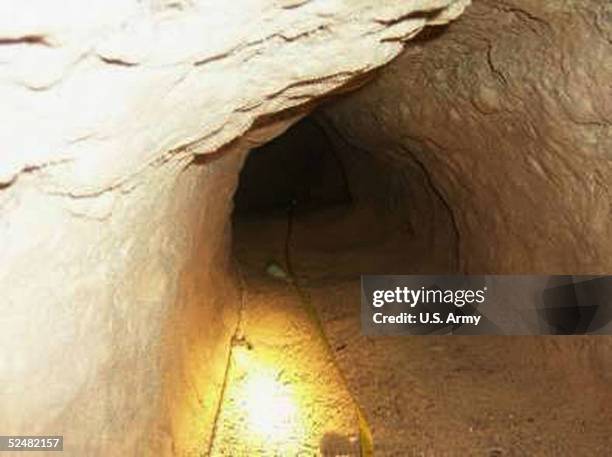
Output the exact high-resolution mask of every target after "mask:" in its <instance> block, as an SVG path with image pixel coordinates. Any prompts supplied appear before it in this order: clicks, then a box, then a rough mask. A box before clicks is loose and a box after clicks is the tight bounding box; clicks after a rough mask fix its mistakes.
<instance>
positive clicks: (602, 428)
mask: <svg viewBox="0 0 612 457" xmlns="http://www.w3.org/2000/svg"><path fill="white" fill-rule="evenodd" d="M367 217H370V219H369V221H370V222H368V223H365V224H364V220H363V218H367ZM371 220H372V219H371V215H368V214H367V212H365V213H360V212H354V211H352V210H350V209H348V208H339V209H333V210H328V211H324V212H320V213H316V214H312V215H305V216H301V217H298V218H297V219H296V224H295V234H294V240H293V249H292V252H293V263H294V269H295V270H296V272H297V274H298V275H299V276H300V277H301V283H302V284H304V287H305V288H306V289H307V290H308V293H309V294H310V296H311V297H312V302H313V304H314V305H315V306H316V308H317V310H318V313H319V316H320V317H321V319H322V321H323V324H324V328H325V331H326V334H327V336H328V338H329V341H330V342H331V345H332V348H333V350H334V353H335V357H336V360H337V362H338V364H339V366H340V367H341V369H342V372H343V374H344V375H345V377H346V378H347V381H348V384H349V386H350V389H351V391H352V393H353V394H354V396H355V398H356V399H357V400H358V401H359V403H360V405H361V406H362V408H363V410H364V412H365V415H366V417H367V419H368V422H369V425H370V426H371V429H372V432H373V437H374V444H375V451H376V452H375V454H374V455H375V456H377V457H379V456H380V457H391V456H397V457H400V456H401V457H439V456H442V457H455V456H484V457H509V456H517V457H518V456H544V457H549V456H550V457H553V456H554V457H558V456H562V457H564V456H579V457H581V456H589V457H590V456H604V455H609V450H610V449H611V446H612V435H610V427H611V426H612V425H611V424H612V410H611V409H610V408H609V407H608V405H611V404H612V389H610V385H612V373H610V372H609V371H606V366H605V365H601V364H602V360H604V358H603V356H602V354H599V353H598V350H599V349H598V346H597V344H596V341H597V340H593V339H578V338H562V339H559V338H556V339H554V338H538V337H535V338H533V337H532V338H513V339H510V338H504V337H422V336H419V337H400V338H365V337H363V336H361V334H360V330H359V320H358V319H359V301H358V300H359V280H358V278H359V273H361V272H370V273H375V272H380V273H385V272H390V271H393V272H396V273H411V272H413V271H414V270H415V269H419V271H425V272H427V271H432V270H434V271H435V270H436V269H438V271H444V268H446V267H447V266H446V265H445V260H444V258H442V257H440V256H438V257H436V256H434V255H433V251H432V250H431V249H430V248H428V247H427V246H419V245H415V244H414V241H411V240H410V238H409V237H407V236H405V235H401V234H398V232H397V231H393V232H388V231H387V232H386V231H385V230H384V228H383V227H384V225H385V224H384V223H382V224H379V225H377V224H373V223H371ZM364 227H365V228H366V229H365V230H364ZM285 232H286V219H285V215H283V214H282V213H279V214H272V215H270V216H269V217H267V218H264V217H260V218H254V219H245V220H240V222H239V223H238V224H237V229H236V231H235V243H236V247H235V251H236V253H237V256H238V258H239V259H240V260H241V263H242V265H243V268H244V269H245V271H247V272H249V273H248V274H250V275H252V276H250V278H251V279H250V281H249V283H250V288H251V289H252V291H253V292H255V296H254V297H255V300H254V302H256V303H259V304H260V305H262V304H263V303H268V305H267V306H266V307H264V308H262V309H267V312H266V313H265V314H266V315H267V313H268V312H270V313H272V315H274V316H277V318H278V320H277V322H276V323H275V324H273V325H271V326H270V325H269V324H267V323H266V324H265V325H264V328H274V327H275V328H278V329H282V328H290V329H291V328H292V329H297V328H299V325H300V324H298V323H296V322H295V321H294V320H293V319H290V320H287V319H286V317H282V316H283V315H288V316H293V317H294V318H296V319H297V318H298V317H299V316H298V315H296V314H293V312H292V311H291V310H292V309H293V305H292V303H294V300H293V299H291V298H290V297H289V296H287V292H286V287H285V286H284V285H283V284H282V283H281V282H279V281H275V280H272V279H270V278H267V277H266V275H265V274H261V273H262V272H263V271H264V269H265V264H266V262H267V261H269V260H270V259H282V258H283V243H284V236H285ZM257 272H260V273H259V274H257ZM286 304H289V305H290V307H289V308H288V309H285V308H284V307H285V306H286ZM258 316H259V314H256V313H254V314H252V318H251V319H250V323H251V325H252V326H253V329H255V327H256V326H257V322H262V323H263V322H264V319H263V316H262V317H261V318H260V317H258ZM291 333H293V330H292V331H291ZM270 336H273V335H269V336H268V337H270ZM262 337H263V335H262ZM296 342H297V340H296ZM316 374H317V375H325V371H324V370H323V371H321V372H318V373H316ZM341 401H343V400H341ZM328 406H329V410H330V411H333V409H334V407H333V405H331V404H330V405H328ZM342 408H344V406H340V407H339V409H341V410H342ZM234 436H237V435H235V434H234ZM255 455H256V454H255ZM266 455H267V454H266Z"/></svg>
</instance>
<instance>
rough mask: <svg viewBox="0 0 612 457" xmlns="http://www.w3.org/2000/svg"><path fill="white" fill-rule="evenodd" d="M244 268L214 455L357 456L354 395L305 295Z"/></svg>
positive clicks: (246, 456)
mask: <svg viewBox="0 0 612 457" xmlns="http://www.w3.org/2000/svg"><path fill="white" fill-rule="evenodd" d="M245 270H246V271H245V274H244V277H245V281H244V295H243V297H244V312H243V317H242V325H241V329H240V331H239V334H238V335H237V337H236V338H235V341H234V347H233V350H232V356H231V362H230V367H229V372H228V376H227V386H226V390H225V394H224V398H223V402H222V406H221V410H220V414H219V418H218V420H217V428H216V431H215V438H214V440H213V447H212V452H211V455H212V456H215V457H218V456H231V457H250V456H283V457H285V456H296V457H297V456H304V457H305V456H312V455H320V452H321V450H322V449H323V450H326V451H327V452H329V454H325V455H330V456H331V455H358V452H359V420H358V415H357V411H356V409H355V407H354V403H353V400H352V399H351V398H350V396H349V395H348V391H347V390H346V388H345V385H344V382H343V380H342V379H341V377H340V376H339V374H338V371H337V370H336V367H335V366H334V364H333V362H332V358H331V356H330V352H329V349H328V347H327V345H326V344H325V342H324V340H323V339H322V335H321V332H320V329H319V328H318V327H317V325H316V323H315V322H313V320H312V319H311V317H310V316H309V314H308V312H307V310H306V309H305V307H304V304H303V302H302V300H301V298H300V296H299V294H297V293H296V290H295V289H294V288H293V287H292V286H291V285H290V284H288V283H286V282H285V281H282V280H279V279H275V278H272V277H270V276H269V275H267V274H266V273H265V271H263V270H261V271H260V272H259V273H257V272H256V271H252V270H249V269H245Z"/></svg>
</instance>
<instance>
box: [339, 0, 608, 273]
mask: <svg viewBox="0 0 612 457" xmlns="http://www.w3.org/2000/svg"><path fill="white" fill-rule="evenodd" d="M611 14H612V10H611V7H610V3H609V2H607V1H605V0H589V1H567V2H541V1H536V0H511V1H501V0H499V1H498V0H481V1H478V2H475V3H474V4H473V5H472V7H471V8H469V9H468V10H467V11H466V14H465V15H464V17H463V18H462V20H461V21H458V22H456V23H453V24H451V25H450V26H448V27H446V28H440V29H439V30H437V31H430V33H426V34H424V35H421V36H419V37H418V38H417V39H416V40H415V41H414V42H411V43H409V44H408V46H407V50H406V52H405V53H404V54H402V55H401V56H400V57H399V58H398V59H397V60H396V61H395V62H393V63H392V64H391V65H390V66H389V67H388V68H386V69H385V71H384V72H383V73H382V75H381V77H380V78H379V79H377V80H376V81H375V82H374V83H372V84H371V85H369V86H367V87H365V88H364V89H363V90H361V91H359V92H358V93H356V94H354V95H352V96H351V97H348V98H346V99H344V100H342V101H340V102H339V103H338V104H335V105H334V106H333V107H331V108H330V109H329V110H328V111H327V117H328V118H330V119H331V120H332V122H333V123H334V124H335V126H336V128H337V129H338V130H339V131H341V132H343V135H344V136H345V137H346V138H347V139H349V140H351V141H353V142H356V143H358V144H360V145H362V146H363V147H364V148H366V149H368V150H370V151H374V152H378V153H379V154H384V155H386V156H387V157H390V158H391V160H395V161H396V163H398V164H402V163H406V162H414V161H415V160H416V161H418V162H419V163H421V164H422V165H423V167H424V170H425V171H426V172H427V173H428V175H429V176H430V178H431V182H432V184H433V185H434V187H435V188H436V189H437V190H438V191H439V194H440V196H441V197H442V198H443V199H444V200H445V202H446V203H447V205H448V207H449V208H451V209H452V211H453V216H454V220H455V223H456V229H457V233H458V236H459V242H460V245H459V255H460V258H461V268H462V270H463V271H465V272H469V273H516V274H518V273H526V274H527V273H546V274H551V273H557V274H561V273H564V274H578V273H580V274H587V273H600V274H601V273H609V272H610V271H611V270H612V263H611V260H610V259H612V255H611V254H612V245H611V244H610V242H609V240H610V238H611V237H612V226H611V225H610V219H611V215H612V212H611V207H610V201H611V198H610V197H611V195H610V181H611V177H612V165H611V162H610V150H612V128H611V123H610V122H611V120H612V111H611V108H612V105H610V103H609V100H610V97H611V95H612V93H611V88H610V81H611V80H612V67H611V66H610V61H611V52H612V48H611V47H610V36H612V35H611V34H612V28H611V26H610V24H611V21H610V17H611Z"/></svg>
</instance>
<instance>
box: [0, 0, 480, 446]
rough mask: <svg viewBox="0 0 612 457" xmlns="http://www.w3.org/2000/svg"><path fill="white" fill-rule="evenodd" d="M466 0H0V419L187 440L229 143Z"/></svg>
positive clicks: (216, 347)
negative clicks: (225, 149)
mask: <svg viewBox="0 0 612 457" xmlns="http://www.w3.org/2000/svg"><path fill="white" fill-rule="evenodd" d="M468 2H469V0H422V1H413V2H405V1H401V0H386V1H384V2H373V1H366V0H359V1H354V2H339V1H338V2H334V1H332V2H330V1H315V0H310V1H308V0H241V1H237V2H225V1H218V0H200V1H196V0H191V1H190V0H178V1H167V0H150V1H136V0H133V1H123V0H111V1H101V0H100V1H94V2H79V1H75V0H71V1H69V2H64V3H62V6H61V8H58V7H57V5H54V4H51V3H49V2H44V1H36V0H33V1H28V2H23V1H17V0H9V1H4V2H2V4H0V68H1V69H2V72H1V73H0V99H1V100H2V103H1V104H0V116H1V118H2V124H3V125H2V129H1V130H0V144H2V151H1V152H0V211H1V216H0V239H1V240H2V241H1V243H0V265H2V267H1V269H0V291H1V292H2V302H1V304H0V313H1V314H0V347H1V348H2V352H1V353H0V404H2V414H1V415H0V429H1V430H2V431H3V433H5V434H33V433H46V434H63V435H64V436H65V437H66V454H67V455H88V456H96V455H103V456H113V455H117V456H124V455H139V456H140V455H156V456H163V455H200V453H201V452H202V450H203V449H205V447H206V444H207V442H208V440H209V437H210V432H211V429H212V424H213V420H214V412H215V410H216V408H217V404H218V397H219V390H220V386H221V384H222V381H223V372H224V369H225V366H224V364H225V361H226V360H227V350H228V345H229V342H228V341H229V336H230V335H231V332H232V331H233V328H234V325H235V322H236V314H237V311H236V310H237V303H238V296H237V292H236V291H237V289H236V287H235V284H234V282H233V281H232V279H231V275H230V274H229V273H230V272H229V269H230V265H229V258H228V244H229V239H228V237H229V233H230V232H229V228H228V220H229V214H230V211H231V206H230V201H231V194H232V192H233V190H234V188H235V181H236V176H237V173H238V170H239V169H240V165H241V161H242V157H243V156H242V153H241V150H244V149H246V148H248V147H250V146H251V145H252V143H253V142H254V143H258V142H263V141H266V140H267V139H269V138H271V137H272V136H274V135H276V134H278V133H279V132H280V131H282V130H283V129H284V128H286V127H287V126H288V125H290V123H291V122H293V120H295V119H297V118H298V117H299V116H300V110H301V109H302V108H300V109H297V110H294V111H289V112H288V110H291V109H294V108H296V107H302V106H306V107H308V105H307V103H308V102H313V101H316V100H317V99H318V98H319V97H321V96H322V95H323V94H326V93H328V92H331V91H334V90H339V89H341V88H342V87H343V86H346V85H347V84H348V85H350V84H354V82H355V80H359V78H360V77H362V76H364V75H367V74H368V73H369V72H371V70H373V69H375V68H377V67H379V66H381V65H383V64H385V63H387V62H389V61H390V60H391V59H393V58H394V57H395V56H397V54H398V53H399V52H400V51H401V49H402V47H403V41H404V40H406V39H408V38H410V37H412V36H414V35H415V34H416V33H418V32H419V31H420V30H421V29H422V28H423V27H424V26H425V25H426V24H436V23H443V22H446V21H448V20H451V19H452V18H454V17H456V16H458V15H459V14H460V13H461V12H462V11H463V9H464V7H465V6H466V4H467V3H468ZM304 109H306V108H304ZM280 112H283V113H284V114H283V115H282V116H280V117H279V116H278V115H277V113H280ZM247 131H249V134H248V135H245V133H246V132H247ZM239 137H241V138H240V139H239V140H237V139H238V138H239ZM235 140H236V141H235ZM224 146H228V148H230V149H234V150H235V151H234V152H235V154H230V155H227V154H225V155H220V154H209V155H206V154H208V153H213V152H215V151H219V150H220V149H221V148H222V147H224ZM196 156H200V157H199V158H195V159H194V157H196Z"/></svg>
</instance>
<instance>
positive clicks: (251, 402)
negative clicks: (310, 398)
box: [243, 373, 299, 440]
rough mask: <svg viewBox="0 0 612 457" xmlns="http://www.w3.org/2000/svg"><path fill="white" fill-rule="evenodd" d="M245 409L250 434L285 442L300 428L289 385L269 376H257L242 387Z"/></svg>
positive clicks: (260, 374)
mask: <svg viewBox="0 0 612 457" xmlns="http://www.w3.org/2000/svg"><path fill="white" fill-rule="evenodd" d="M243 389H244V410H245V411H246V413H247V414H248V417H249V428H250V429H251V430H252V431H253V433H257V434H260V435H265V436H266V437H267V438H268V439H276V440H286V439H287V438H288V437H289V436H291V435H292V434H293V433H292V432H293V431H294V430H295V429H296V428H297V427H296V426H297V425H299V411H298V407H297V404H296V400H295V398H293V397H292V392H291V389H290V387H289V386H287V385H284V384H282V382H281V381H279V380H278V379H275V377H274V376H273V375H272V374H270V373H256V374H254V375H252V376H250V378H249V379H248V380H247V381H246V382H245V384H244V387H243Z"/></svg>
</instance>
